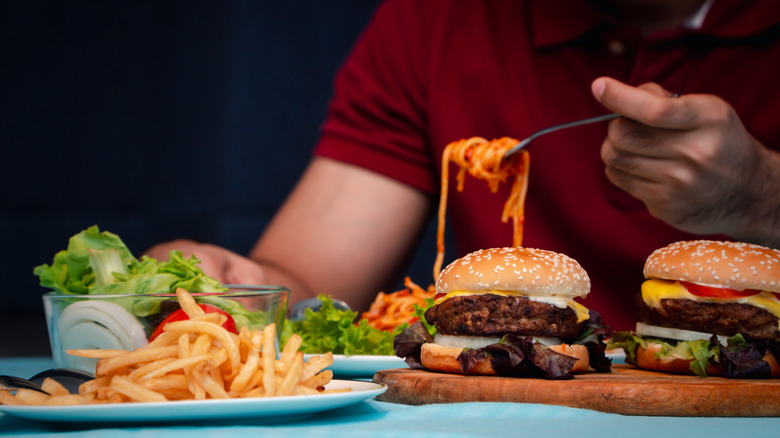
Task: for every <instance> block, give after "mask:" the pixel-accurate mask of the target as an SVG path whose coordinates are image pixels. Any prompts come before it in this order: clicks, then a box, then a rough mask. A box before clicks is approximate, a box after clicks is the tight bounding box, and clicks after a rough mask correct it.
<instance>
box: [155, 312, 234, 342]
mask: <svg viewBox="0 0 780 438" xmlns="http://www.w3.org/2000/svg"><path fill="white" fill-rule="evenodd" d="M198 306H200V308H201V309H203V311H204V312H206V313H219V314H222V315H225V316H227V321H225V323H224V324H222V327H223V328H224V329H225V330H227V331H229V332H231V333H235V334H238V329H237V328H236V322H235V321H234V320H233V317H232V316H230V314H229V313H227V312H225V311H224V310H222V309H220V308H219V307H217V306H212V305H211V304H198ZM185 319H189V317H188V316H187V313H185V312H184V310H182V309H179V310H177V311H175V312H173V313H171V314H170V315H168V316H167V317H166V318H165V319H163V320H162V322H161V323H160V324H158V325H157V327H155V329H154V331H153V332H152V334H151V335H150V336H149V342H152V341H153V340H154V338H156V337H158V336H160V334H161V333H162V332H163V327H165V324H168V323H169V322H174V321H183V320H185Z"/></svg>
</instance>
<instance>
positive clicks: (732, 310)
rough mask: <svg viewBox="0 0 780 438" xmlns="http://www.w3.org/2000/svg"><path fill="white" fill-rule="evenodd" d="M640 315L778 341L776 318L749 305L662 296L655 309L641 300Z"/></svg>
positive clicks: (666, 323)
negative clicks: (659, 303)
mask: <svg viewBox="0 0 780 438" xmlns="http://www.w3.org/2000/svg"><path fill="white" fill-rule="evenodd" d="M639 317H640V318H641V320H642V321H644V322H646V323H648V324H653V325H659V326H664V327H672V328H678V329H683V330H693V331H697V332H704V333H715V334H718V335H723V336H734V335H736V334H737V333H741V334H742V336H744V337H745V339H748V340H774V341H780V331H778V326H777V323H778V321H777V317H776V316H774V315H772V314H771V313H769V312H768V311H766V310H765V309H762V308H760V307H756V306H752V305H750V304H744V303H723V304H720V303H707V302H700V301H693V300H678V299H663V300H661V305H660V307H657V308H656V307H649V306H647V305H645V304H644V303H640V307H639Z"/></svg>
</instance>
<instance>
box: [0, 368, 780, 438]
mask: <svg viewBox="0 0 780 438" xmlns="http://www.w3.org/2000/svg"><path fill="white" fill-rule="evenodd" d="M51 367H52V361H51V359H48V358H0V374H10V375H17V376H31V375H33V374H35V373H37V372H39V371H43V370H45V369H48V368H51ZM0 435H5V436H10V435H13V436H15V435H24V436H52V435H57V436H111V437H131V436H132V437H165V438H172V437H180V436H181V437H188V438H192V437H193V436H198V437H210V436H214V437H236V436H263V437H267V436H270V437H273V436H286V437H291V436H302V437H303V436H305V437H319V436H333V437H339V438H348V437H353V436H354V437H369V436H370V437H372V438H374V437H394V436H403V437H410V438H411V437H426V438H431V437H436V438H438V437H464V436H485V437H491V438H493V437H514V436H529V437H530V436H552V437H558V436H576V437H605V436H620V437H626V436H662V437H665V438H666V437H686V438H692V437H700V436H706V437H719V436H723V437H731V438H735V437H739V436H749V437H751V438H754V437H770V436H771V437H778V436H780V418H691V417H641V416H625V415H616V414H606V413H602V412H595V411H589V410H585V409H575V408H566V407H560V406H547V405H538V404H525V403H453V404H435V405H425V406H407V405H400V404H393V403H384V402H380V401H376V400H368V401H364V402H359V403H356V404H354V405H350V406H347V407H344V408H340V409H336V410H332V411H327V412H322V413H320V414H317V415H315V416H313V417H309V418H306V419H299V420H297V421H295V422H294V423H291V424H277V425H259V424H252V422H251V421H240V420H237V421H236V422H227V423H221V424H219V425H212V424H197V425H186V424H185V425H182V424H133V425H130V426H128V425H112V424H108V425H106V424H103V425H94V424H71V425H66V426H63V425H53V424H48V423H42V422H35V421H30V420H22V419H18V418H15V417H12V416H9V415H5V414H0Z"/></svg>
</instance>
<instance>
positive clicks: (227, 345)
mask: <svg viewBox="0 0 780 438" xmlns="http://www.w3.org/2000/svg"><path fill="white" fill-rule="evenodd" d="M176 295H177V296H178V298H179V303H180V305H181V308H182V309H184V311H185V313H186V314H187V316H188V317H189V319H187V320H183V321H176V322H171V323H169V324H167V325H166V326H165V327H164V331H163V333H162V334H161V335H160V336H158V337H157V338H156V339H155V340H154V341H153V342H151V343H150V344H148V345H146V346H143V347H141V348H137V349H135V350H133V351H124V350H68V354H72V355H76V356H82V357H90V358H98V359H100V360H99V361H98V363H97V366H96V369H95V380H91V381H89V382H85V383H83V384H82V385H81V386H80V387H79V394H70V393H68V391H67V390H66V389H65V388H63V387H62V385H60V384H58V383H57V382H56V381H54V380H51V379H47V380H46V381H45V382H44V384H43V388H44V390H45V391H46V392H48V393H49V395H47V394H43V393H40V392H35V391H30V390H21V389H20V390H18V391H16V394H12V393H11V392H9V391H6V390H0V403H1V404H18V405H64V404H91V403H123V402H163V401H169V400H204V399H211V398H215V399H216V398H241V397H280V396H289V395H314V394H322V393H325V392H342V391H349V388H346V389H344V390H329V391H328V390H325V389H324V386H325V385H326V384H328V383H329V382H330V381H331V379H332V378H333V372H332V371H330V370H325V368H327V367H328V366H330V365H331V364H332V363H333V354H331V353H326V354H324V355H320V356H314V357H312V358H310V359H309V360H308V361H304V359H303V353H302V352H300V351H297V350H298V348H299V347H300V345H301V338H300V337H299V336H298V335H292V337H291V338H290V340H289V341H288V342H287V344H286V345H285V348H284V350H283V351H282V352H281V353H280V354H279V355H278V356H279V358H278V359H277V349H276V346H275V340H276V326H275V324H269V325H267V326H266V327H265V328H264V329H263V330H249V329H247V328H246V327H242V329H241V331H240V333H239V334H238V335H236V334H234V333H231V332H229V331H227V330H225V329H224V328H223V327H222V323H223V319H224V316H223V315H218V314H213V313H211V314H206V313H204V312H203V310H202V309H201V308H200V306H198V305H197V304H196V303H195V300H194V299H193V298H192V296H191V295H190V294H189V292H187V291H186V290H184V289H181V288H180V289H179V290H177V291H176Z"/></svg>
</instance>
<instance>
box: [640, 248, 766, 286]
mask: <svg viewBox="0 0 780 438" xmlns="http://www.w3.org/2000/svg"><path fill="white" fill-rule="evenodd" d="M778 262H780V251H777V250H774V249H770V248H765V247H762V246H759V245H754V244H750V243H744V242H725V241H712V240H693V241H682V242H675V243H672V244H670V245H668V246H666V247H664V248H660V249H658V250H656V251H654V252H653V253H652V254H651V255H650V257H648V259H647V262H646V263H645V277H648V278H649V277H657V278H664V279H669V280H678V279H684V280H686V281H691V282H695V283H702V284H720V285H722V286H725V287H730V288H734V289H745V288H754V287H755V288H757V287H760V286H761V285H762V284H764V283H762V281H763V280H767V282H768V283H771V282H773V281H774V282H776V283H778V284H780V273H776V272H774V271H772V267H773V265H775V264H776V263H778ZM767 277H769V278H767Z"/></svg>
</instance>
